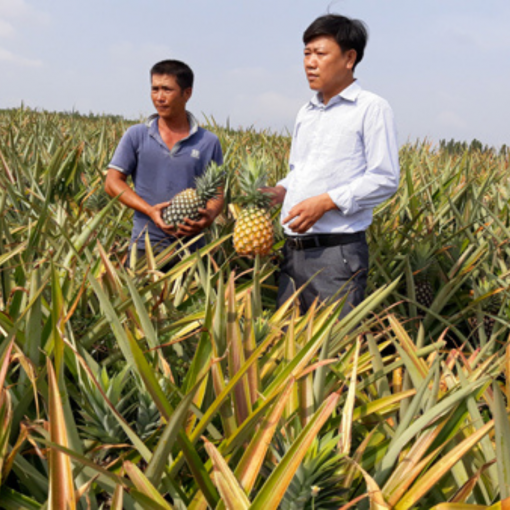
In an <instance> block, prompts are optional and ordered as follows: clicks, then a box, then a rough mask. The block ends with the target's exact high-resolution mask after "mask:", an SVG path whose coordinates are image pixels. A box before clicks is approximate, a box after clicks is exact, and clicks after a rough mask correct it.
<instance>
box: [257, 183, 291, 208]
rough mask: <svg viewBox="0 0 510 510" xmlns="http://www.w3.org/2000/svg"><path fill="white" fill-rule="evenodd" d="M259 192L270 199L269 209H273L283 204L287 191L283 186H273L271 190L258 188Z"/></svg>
mask: <svg viewBox="0 0 510 510" xmlns="http://www.w3.org/2000/svg"><path fill="white" fill-rule="evenodd" d="M260 191H262V192H263V193H265V194H267V195H269V196H270V197H271V203H270V204H269V207H274V206H276V205H280V204H282V203H283V200H284V199H285V195H286V193H287V190H286V189H285V188H284V187H283V186H274V187H273V188H271V187H269V186H265V187H263V188H260Z"/></svg>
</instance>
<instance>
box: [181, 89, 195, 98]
mask: <svg viewBox="0 0 510 510" xmlns="http://www.w3.org/2000/svg"><path fill="white" fill-rule="evenodd" d="M191 94H193V89H192V88H191V87H188V88H187V89H184V91H183V92H182V95H183V96H184V99H186V101H189V99H190V97H191Z"/></svg>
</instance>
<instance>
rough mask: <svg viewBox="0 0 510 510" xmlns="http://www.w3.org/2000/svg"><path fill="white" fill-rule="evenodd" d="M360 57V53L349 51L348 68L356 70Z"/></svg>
mask: <svg viewBox="0 0 510 510" xmlns="http://www.w3.org/2000/svg"><path fill="white" fill-rule="evenodd" d="M357 56H358V52H357V51H356V50H354V49H350V50H348V51H347V67H348V68H349V69H353V68H354V64H356V58H357Z"/></svg>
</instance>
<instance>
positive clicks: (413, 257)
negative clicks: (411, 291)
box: [410, 242, 437, 279]
mask: <svg viewBox="0 0 510 510" xmlns="http://www.w3.org/2000/svg"><path fill="white" fill-rule="evenodd" d="M435 254H436V251H435V249H434V247H433V246H431V244H430V243H429V242H422V243H416V244H415V245H414V247H413V251H412V252H411V254H410V262H411V268H412V270H413V274H414V276H415V277H416V278H417V279H427V278H431V277H433V276H434V273H435V270H436V269H437V261H436V258H435Z"/></svg>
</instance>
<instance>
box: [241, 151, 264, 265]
mask: <svg viewBox="0 0 510 510" xmlns="http://www.w3.org/2000/svg"><path fill="white" fill-rule="evenodd" d="M266 179H267V171H266V170H265V162H264V160H260V159H259V160H257V159H255V158H253V157H251V156H249V157H248V158H247V159H246V161H245V163H243V165H242V168H241V172H240V174H239V187H240V188H241V191H242V195H240V196H239V197H238V199H237V200H236V202H237V203H238V204H239V205H241V207H242V210H241V213H240V214H239V216H238V217H237V220H236V223H235V226H234V248H235V250H236V252H237V253H238V254H239V255H245V256H248V257H254V256H256V255H267V254H268V253H269V252H270V251H271V248H272V246H273V223H272V221H271V216H270V215H269V212H268V206H269V203H270V201H271V197H270V196H269V195H268V194H267V193H264V192H263V191H261V188H262V187H264V186H265V185H266Z"/></svg>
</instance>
